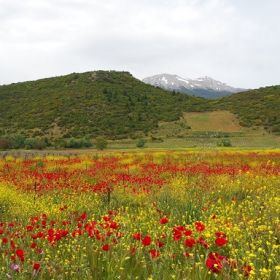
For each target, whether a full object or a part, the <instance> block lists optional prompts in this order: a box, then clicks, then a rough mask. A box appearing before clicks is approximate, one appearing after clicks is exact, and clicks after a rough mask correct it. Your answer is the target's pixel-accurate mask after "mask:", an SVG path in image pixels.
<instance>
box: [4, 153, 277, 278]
mask: <svg viewBox="0 0 280 280" xmlns="http://www.w3.org/2000/svg"><path fill="white" fill-rule="evenodd" d="M279 220H280V151H276V150H274V151H273V150H271V151H236V150H228V151H226V150H221V151H196V150H193V151H147V152H145V151H142V152H139V151H138V152H114V153H113V152H105V153H96V154H94V153H92V154H87V155H81V156H75V157H74V156H68V157H66V156H65V157H62V156H59V157H58V156H57V157H55V156H53V157H50V156H49V157H37V158H32V159H16V158H13V157H11V156H7V157H6V158H5V159H2V160H0V279H1V280H2V279H125V280H126V279H150V280H151V279H180V280H181V279H186V280H188V279H280V262H279V261H280V223H279Z"/></svg>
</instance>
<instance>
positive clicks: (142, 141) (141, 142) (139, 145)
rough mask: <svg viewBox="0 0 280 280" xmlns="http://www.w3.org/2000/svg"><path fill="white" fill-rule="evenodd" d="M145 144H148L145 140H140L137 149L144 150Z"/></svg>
mask: <svg viewBox="0 0 280 280" xmlns="http://www.w3.org/2000/svg"><path fill="white" fill-rule="evenodd" d="M145 144H146V141H145V139H143V138H140V139H138V141H137V143H136V147H137V148H144V146H145Z"/></svg>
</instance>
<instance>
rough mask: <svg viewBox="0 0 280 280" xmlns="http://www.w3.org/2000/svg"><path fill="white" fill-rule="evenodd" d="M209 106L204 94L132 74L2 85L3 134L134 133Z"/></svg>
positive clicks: (91, 74) (120, 135) (109, 73)
mask: <svg viewBox="0 0 280 280" xmlns="http://www.w3.org/2000/svg"><path fill="white" fill-rule="evenodd" d="M208 107H209V105H208V104H207V101H206V100H204V99H202V98H195V97H190V96H187V95H183V94H178V93H170V92H167V91H164V90H162V89H159V88H155V87H153V86H150V85H146V84H144V83H143V82H141V81H139V80H137V79H135V78H134V77H133V76H132V75H131V74H129V73H128V72H115V71H96V72H87V73H82V74H76V73H73V74H70V75H66V76H61V77H55V78H48V79H42V80H37V81H30V82H23V83H16V84H11V85H6V86H1V87H0V133H1V134H2V135H11V134H13V133H17V134H18V133H20V134H23V135H24V136H28V137H36V136H48V137H53V138H59V137H64V138H68V137H85V136H86V137H96V136H104V137H106V138H109V139H116V138H125V137H134V136H137V135H139V134H140V135H141V134H145V133H147V132H148V131H150V130H151V129H154V128H156V127H157V125H158V122H159V121H174V120H176V119H179V118H180V117H181V115H182V112H183V111H203V110H206V109H207V108H208Z"/></svg>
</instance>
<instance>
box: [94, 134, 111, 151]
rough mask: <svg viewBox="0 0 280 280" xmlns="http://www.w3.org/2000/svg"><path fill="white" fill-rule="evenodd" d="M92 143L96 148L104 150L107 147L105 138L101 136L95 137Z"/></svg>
mask: <svg viewBox="0 0 280 280" xmlns="http://www.w3.org/2000/svg"><path fill="white" fill-rule="evenodd" d="M94 145H95V147H96V149H98V150H104V149H106V148H107V146H108V142H107V140H106V139H105V138H103V137H97V138H96V139H95V141H94Z"/></svg>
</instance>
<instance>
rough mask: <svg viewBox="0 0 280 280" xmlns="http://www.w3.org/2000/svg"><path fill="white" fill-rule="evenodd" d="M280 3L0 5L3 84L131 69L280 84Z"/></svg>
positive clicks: (15, 1) (18, 0)
mask: <svg viewBox="0 0 280 280" xmlns="http://www.w3.org/2000/svg"><path fill="white" fill-rule="evenodd" d="M279 11H280V1H279V0H265V1H264V0H103V1H102V0H0V38H1V39H0V84H4V83H5V84H6V83H11V82H18V81H24V80H33V79H37V78H43V77H50V76H56V75H61V74H67V73H71V72H84V71H90V70H98V69H104V70H110V69H111V70H126V71H130V72H131V73H132V74H133V75H134V76H136V77H137V78H139V79H142V78H144V77H146V76H150V75H154V74H160V73H170V74H178V75H180V76H183V77H186V78H188V77H189V78H195V77H199V76H205V75H207V76H211V77H213V78H216V79H218V80H221V81H223V82H226V83H228V84H230V85H233V86H237V87H244V88H245V87H246V88H255V87H259V86H265V85H273V84H280V55H279V52H280V21H279Z"/></svg>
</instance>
